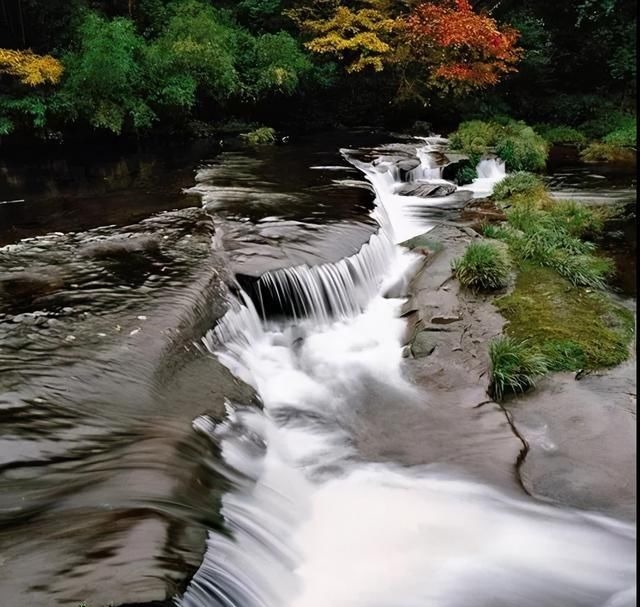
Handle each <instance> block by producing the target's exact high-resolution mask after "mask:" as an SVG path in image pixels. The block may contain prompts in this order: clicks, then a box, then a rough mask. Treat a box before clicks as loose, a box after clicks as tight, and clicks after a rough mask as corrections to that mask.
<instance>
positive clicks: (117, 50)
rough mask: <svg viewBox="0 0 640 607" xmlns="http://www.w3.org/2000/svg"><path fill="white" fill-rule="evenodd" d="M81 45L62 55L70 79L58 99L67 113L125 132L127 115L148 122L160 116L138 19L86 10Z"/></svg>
mask: <svg viewBox="0 0 640 607" xmlns="http://www.w3.org/2000/svg"><path fill="white" fill-rule="evenodd" d="M78 34H79V41H78V48H77V50H75V51H73V52H70V53H67V54H66V55H65V56H64V57H63V63H64V66H65V79H64V82H63V86H62V89H61V90H60V92H59V97H60V99H59V100H57V104H58V106H59V107H65V108H66V109H68V110H69V112H70V113H69V114H68V115H67V118H68V119H71V120H73V119H75V118H83V119H86V120H87V121H88V122H89V123H90V124H91V125H93V126H94V127H97V128H104V129H108V130H110V131H112V132H114V133H120V132H122V129H123V127H124V125H125V121H130V122H131V123H132V125H133V126H134V127H135V128H148V127H150V126H151V123H152V122H153V121H154V119H155V118H156V116H155V113H154V112H153V110H152V109H151V107H150V106H149V105H148V103H147V100H146V99H145V94H144V72H143V69H142V68H141V65H142V62H143V53H144V41H143V39H142V38H141V37H140V36H138V35H137V34H136V32H135V28H134V25H133V23H132V22H131V21H130V20H128V19H124V18H117V19H113V20H111V21H109V20H107V19H105V18H103V17H100V16H99V15H97V14H96V13H91V12H90V13H87V15H86V17H85V18H84V20H83V22H82V24H81V26H80V29H79V32H78Z"/></svg>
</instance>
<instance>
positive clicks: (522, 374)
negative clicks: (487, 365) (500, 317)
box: [489, 335, 549, 401]
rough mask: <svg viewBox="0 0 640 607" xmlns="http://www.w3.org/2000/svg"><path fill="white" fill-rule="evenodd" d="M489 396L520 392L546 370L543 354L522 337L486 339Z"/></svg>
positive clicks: (500, 397) (499, 398)
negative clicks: (520, 338) (489, 360)
mask: <svg viewBox="0 0 640 607" xmlns="http://www.w3.org/2000/svg"><path fill="white" fill-rule="evenodd" d="M489 357H490V359H491V384H490V386H489V392H490V394H491V396H492V398H495V399H496V400H498V401H500V400H502V399H503V397H504V395H505V394H507V393H509V392H524V391H525V390H527V389H528V388H530V387H532V386H534V385H535V381H536V379H537V378H538V377H540V376H541V375H544V374H545V373H547V371H548V368H549V367H548V363H547V360H546V359H545V357H544V356H543V355H542V354H540V353H539V352H537V351H536V350H534V349H532V348H531V346H530V345H529V342H528V341H526V340H522V341H520V340H517V339H514V338H512V337H509V336H506V335H504V336H501V337H498V338H496V339H494V340H492V341H491V342H490V343H489Z"/></svg>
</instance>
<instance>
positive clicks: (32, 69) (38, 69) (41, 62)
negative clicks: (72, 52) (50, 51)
mask: <svg viewBox="0 0 640 607" xmlns="http://www.w3.org/2000/svg"><path fill="white" fill-rule="evenodd" d="M63 71H64V68H63V67H62V63H60V61H58V60H57V59H56V58H54V57H52V56H51V55H37V54H36V53H34V52H32V51H30V50H26V51H17V50H13V49H6V48H0V74H8V75H10V76H15V77H17V78H18V79H19V80H20V82H22V84H26V85H28V86H38V85H40V84H45V83H50V84H57V83H58V82H59V81H60V78H61V77H62V72H63Z"/></svg>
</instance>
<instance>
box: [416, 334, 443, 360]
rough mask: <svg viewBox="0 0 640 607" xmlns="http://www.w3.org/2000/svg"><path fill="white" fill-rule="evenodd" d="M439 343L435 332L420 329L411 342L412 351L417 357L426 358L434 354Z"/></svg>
mask: <svg viewBox="0 0 640 607" xmlns="http://www.w3.org/2000/svg"><path fill="white" fill-rule="evenodd" d="M437 345H438V344H437V340H436V338H435V336H434V334H433V333H431V332H430V331H420V332H419V333H418V334H417V335H416V336H415V338H414V340H413V343H412V344H411V353H412V354H413V356H414V357H415V358H424V357H426V356H429V355H431V354H433V351H434V350H435V349H436V346H437Z"/></svg>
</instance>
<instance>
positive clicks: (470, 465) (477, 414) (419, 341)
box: [403, 225, 636, 520]
mask: <svg viewBox="0 0 640 607" xmlns="http://www.w3.org/2000/svg"><path fill="white" fill-rule="evenodd" d="M425 237H426V238H427V239H428V240H429V241H430V242H432V243H433V244H434V246H433V247H432V248H431V247H429V246H428V245H427V246H422V247H421V248H420V252H421V253H423V254H424V255H425V256H426V259H425V263H424V265H423V267H422V269H421V270H420V271H419V272H418V273H417V275H416V276H415V277H414V278H413V280H412V282H411V284H410V287H409V299H408V300H407V302H406V304H405V306H404V309H403V315H404V316H405V318H406V319H407V334H406V338H405V342H406V345H405V352H404V353H405V357H406V358H405V372H406V373H407V375H408V376H409V377H410V378H411V379H412V381H413V382H414V383H416V384H417V385H418V386H419V387H421V388H422V389H423V390H424V391H425V392H426V394H427V395H428V397H429V401H430V403H433V406H434V407H436V408H438V410H440V411H442V416H446V415H449V416H451V417H453V418H454V420H455V422H454V423H455V427H456V428H457V430H458V431H459V433H461V436H460V440H459V443H458V444H457V445H456V444H454V445H452V447H451V453H450V454H449V456H448V459H447V461H449V462H450V463H451V464H452V465H455V466H456V467H458V468H461V469H463V470H465V471H467V472H469V473H470V474H472V475H473V476H474V477H476V478H480V479H482V480H487V481H489V482H495V483H498V484H500V485H502V486H509V485H510V486H511V487H514V486H517V487H518V488H519V489H520V490H522V489H524V490H525V491H526V492H527V493H529V494H531V495H533V496H535V497H536V498H538V499H541V500H544V501H548V502H552V503H557V504H562V505H564V506H569V507H576V508H580V509H585V510H590V511H594V512H599V513H602V514H606V515H610V516H615V517H618V518H625V519H628V520H634V519H635V497H636V480H635V479H636V470H635V453H636V429H635V428H636V426H635V423H636V419H635V418H636V381H635V378H636V360H635V357H633V358H632V359H630V360H629V361H627V362H626V363H625V364H623V365H620V366H619V367H616V368H614V369H611V370H607V371H602V372H597V373H596V372H593V373H590V374H588V375H586V376H584V377H583V378H582V379H580V380H576V378H575V374H573V373H555V374H552V375H549V376H547V377H545V378H544V379H542V380H541V381H540V382H539V383H538V386H537V387H536V388H535V389H533V390H531V391H529V392H528V393H526V394H524V395H520V396H516V397H512V398H510V399H508V400H507V401H506V402H504V403H502V405H498V404H497V403H495V402H493V401H492V400H491V399H490V397H489V396H488V395H487V388H488V385H489V378H490V360H489V356H488V344H489V341H490V340H491V339H493V338H494V337H496V336H498V335H499V334H501V333H502V329H503V326H504V324H505V320H504V319H503V318H502V316H501V315H500V314H499V312H498V310H497V309H496V308H495V307H494V306H493V305H492V301H493V300H494V299H495V297H497V296H498V295H500V294H496V295H477V294H473V293H470V292H469V291H466V290H464V289H461V287H460V285H459V283H458V281H457V280H455V279H454V278H453V277H452V274H451V261H452V260H453V259H455V258H456V257H458V256H459V255H461V254H462V253H463V252H464V250H465V248H466V246H467V245H468V244H469V243H470V242H472V241H473V240H474V239H476V238H479V236H478V235H477V234H476V233H475V232H474V231H473V230H470V229H468V228H463V227H460V228H458V227H455V226H451V225H439V226H437V227H436V228H434V229H433V230H431V231H430V232H429V233H428V234H427V235H425ZM630 305H631V304H630ZM408 440H411V439H410V437H409V438H408ZM456 442H458V441H456ZM476 449H477V450H476ZM514 483H515V484H514Z"/></svg>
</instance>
